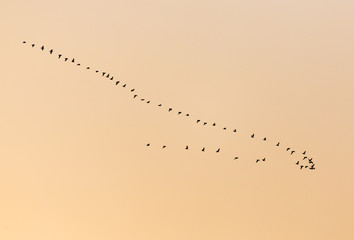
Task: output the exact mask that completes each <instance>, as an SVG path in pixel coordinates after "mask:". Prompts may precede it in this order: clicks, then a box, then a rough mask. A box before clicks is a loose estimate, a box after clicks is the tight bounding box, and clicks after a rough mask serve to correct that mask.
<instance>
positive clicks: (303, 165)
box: [23, 41, 315, 170]
mask: <svg viewBox="0 0 354 240" xmlns="http://www.w3.org/2000/svg"><path fill="white" fill-rule="evenodd" d="M23 43H24V44H26V43H27V42H26V41H23ZM31 46H32V48H34V47H35V46H36V44H34V43H32V44H31ZM40 49H41V50H42V51H44V50H45V49H46V48H45V46H41V47H40ZM48 52H49V54H53V53H54V49H50V50H49V51H48ZM57 57H58V59H63V60H64V62H67V61H69V62H71V63H74V64H76V66H81V64H80V63H77V62H76V61H75V59H74V58H72V59H71V58H70V59H71V60H70V59H69V58H68V57H64V56H63V55H62V54H58V55H57ZM86 69H87V70H91V68H90V67H89V66H87V67H86ZM95 72H96V73H101V74H102V77H105V78H107V79H109V80H114V76H113V75H112V74H110V73H107V72H104V71H100V70H95ZM119 84H120V85H121V86H122V87H123V88H127V84H126V83H124V84H123V83H121V81H116V82H115V85H116V86H118V85H119ZM130 92H131V93H132V94H133V98H138V94H136V91H135V88H131V89H130ZM140 101H141V102H146V103H147V104H150V103H151V101H150V100H147V99H145V98H140ZM157 106H158V107H162V104H161V103H158V104H157ZM166 110H167V112H172V111H174V110H173V108H172V107H167V108H166ZM176 112H177V115H181V114H182V112H181V111H176ZM183 115H184V116H186V117H190V114H189V113H186V114H183ZM195 122H196V124H202V126H206V125H207V124H208V122H205V121H202V120H200V119H196V120H195ZM210 126H212V127H216V123H215V122H213V123H211V124H210ZM221 129H222V130H224V131H226V130H227V127H222V128H221ZM231 131H232V132H234V133H236V132H237V130H236V128H234V129H231ZM251 138H252V139H254V138H255V134H254V133H253V134H252V135H251ZM263 141H267V138H266V137H264V138H263ZM146 146H150V143H148V144H147V145H146ZM275 146H277V147H279V146H280V142H278V143H277V144H276V145H275ZM165 148H166V146H165V145H163V146H162V149H165ZM185 149H186V150H189V147H188V146H186V147H185ZM290 150H291V149H290V148H286V151H290ZM201 151H202V152H205V147H203V148H202V149H201ZM219 152H220V148H218V149H217V150H216V153H219ZM294 153H295V150H291V151H290V155H293V154H294ZM303 155H305V156H304V157H303V159H302V160H303V161H304V160H306V159H307V160H308V163H303V162H301V163H300V161H297V162H296V163H295V164H296V165H299V168H300V169H306V168H308V169H310V170H314V169H315V167H314V166H315V164H314V163H313V161H312V158H308V157H307V156H306V151H304V152H303ZM236 159H238V157H237V156H235V157H234V160H236ZM260 161H263V162H264V161H266V158H262V159H256V163H258V162H260Z"/></svg>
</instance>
